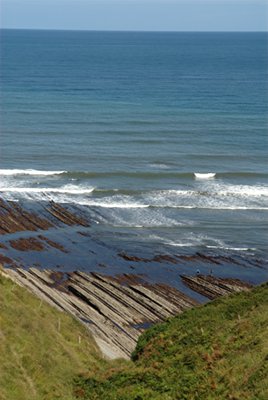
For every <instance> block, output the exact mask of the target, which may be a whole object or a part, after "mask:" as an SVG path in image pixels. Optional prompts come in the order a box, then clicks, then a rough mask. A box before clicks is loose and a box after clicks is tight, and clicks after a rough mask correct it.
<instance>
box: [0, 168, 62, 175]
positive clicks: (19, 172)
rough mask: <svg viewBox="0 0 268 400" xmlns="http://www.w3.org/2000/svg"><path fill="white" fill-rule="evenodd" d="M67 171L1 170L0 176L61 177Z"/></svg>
mask: <svg viewBox="0 0 268 400" xmlns="http://www.w3.org/2000/svg"><path fill="white" fill-rule="evenodd" d="M65 172H67V171H42V170H37V169H0V175H3V176H12V175H35V176H49V175H59V174H63V173H65Z"/></svg>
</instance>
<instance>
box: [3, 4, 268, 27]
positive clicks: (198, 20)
mask: <svg viewBox="0 0 268 400" xmlns="http://www.w3.org/2000/svg"><path fill="white" fill-rule="evenodd" d="M1 15H2V18H1V26H2V27H3V28H30V29H79V30H145V31H155V30H156V31H267V27H268V1H267V0H2V1H1Z"/></svg>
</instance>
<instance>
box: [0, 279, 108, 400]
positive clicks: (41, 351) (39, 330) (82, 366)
mask: <svg viewBox="0 0 268 400" xmlns="http://www.w3.org/2000/svg"><path fill="white" fill-rule="evenodd" d="M105 367H106V363H105V361H104V360H103V359H102V358H101V356H100V354H99V352H98V349H97V348H96V345H95V342H94V340H93V339H92V337H91V336H90V335H89V333H88V331H87V330H86V329H85V328H84V327H83V326H82V325H81V324H79V323H78V322H76V321H75V320H74V319H73V318H72V317H70V316H69V315H67V314H65V313H62V312H60V311H57V310H56V309H55V308H52V307H50V306H48V305H47V304H45V303H43V302H42V301H40V300H39V299H37V298H36V297H34V296H32V295H31V294H30V293H28V292H27V291H26V290H25V289H23V288H21V287H19V286H17V285H16V284H14V283H13V282H12V281H10V280H9V279H6V278H4V277H2V276H1V275H0V400H26V399H27V400H56V399H60V400H73V399H74V395H73V386H72V383H73V377H74V376H76V375H77V374H78V373H82V372H85V371H94V372H95V373H96V374H97V373H98V372H99V371H101V370H102V369H103V368H105ZM106 368H107V367H106Z"/></svg>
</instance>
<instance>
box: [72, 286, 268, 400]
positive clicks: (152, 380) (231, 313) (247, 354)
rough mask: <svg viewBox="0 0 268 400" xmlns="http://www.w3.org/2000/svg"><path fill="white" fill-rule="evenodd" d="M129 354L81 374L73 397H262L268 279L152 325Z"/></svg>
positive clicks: (266, 393)
mask: <svg viewBox="0 0 268 400" xmlns="http://www.w3.org/2000/svg"><path fill="white" fill-rule="evenodd" d="M133 360H134V362H132V363H129V364H128V365H127V366H124V367H122V366H121V367H118V368H117V369H115V368H114V369H112V368H109V369H107V370H106V371H105V373H103V371H102V374H100V375H92V374H88V376H87V377H86V376H80V377H79V378H78V379H77V380H76V385H77V389H76V393H77V397H78V398H79V397H80V398H84V399H90V400H93V399H102V400H106V399H107V400H108V399H111V400H112V399H114V400H115V399H116V400H134V399H135V400H141V399H144V400H148V399H154V400H157V399H159V400H171V399H172V400H173V399H179V400H181V399H187V400H190V399H196V400H201V399H204V400H209V399H215V400H216V399H217V400H220V399H233V400H235V399H237V400H241V399H243V400H246V399H251V400H252V399H256V400H266V399H268V379H267V378H268V285H267V284H266V285H263V286H261V287H259V288H256V289H254V290H252V291H251V292H243V293H241V294H235V295H232V296H230V297H228V298H222V299H219V300H217V301H213V302H212V303H209V304H207V305H205V306H202V307H199V308H195V309H192V310H190V311H187V312H185V313H183V314H181V315H179V316H177V317H175V318H171V319H170V320H168V321H167V322H166V323H164V324H160V325H156V326H154V327H153V328H151V329H149V330H148V331H147V332H146V333H145V334H144V335H143V336H141V338H140V340H139V342H138V345H137V348H136V351H135V352H134V354H133Z"/></svg>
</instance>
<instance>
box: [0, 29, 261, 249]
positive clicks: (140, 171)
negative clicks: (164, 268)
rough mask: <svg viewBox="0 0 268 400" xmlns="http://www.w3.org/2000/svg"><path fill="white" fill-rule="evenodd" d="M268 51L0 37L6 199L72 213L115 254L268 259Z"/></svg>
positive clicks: (212, 37)
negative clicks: (82, 214) (78, 212)
mask: <svg viewBox="0 0 268 400" xmlns="http://www.w3.org/2000/svg"><path fill="white" fill-rule="evenodd" d="M267 50H268V36H267V34H266V33H130V32H129V33H127V32H126V33H123V32H120V33H119V32H68V31H66V32H65V31H19V30H4V31H1V64H2V65H1V93H2V106H1V107H2V117H1V137H0V145H1V150H0V156H1V158H0V195H1V196H2V197H4V198H5V199H9V200H20V201H25V200H27V201H31V202H39V201H47V200H54V201H57V202H62V203H68V204H70V203H71V204H76V205H78V206H79V207H82V208H83V209H85V210H86V211H87V212H88V213H89V215H90V217H91V220H92V227H91V230H92V234H93V235H94V234H96V235H99V236H100V237H101V238H102V240H103V241H104V242H105V241H106V242H107V243H110V244H111V243H112V244H113V245H114V246H117V248H118V249H119V250H120V249H121V248H123V247H124V246H125V245H126V243H127V244H128V246H129V247H131V246H133V248H134V249H138V250H139V251H140V252H142V251H143V249H144V248H145V247H146V248H148V247H149V248H150V249H151V250H152V252H157V251H158V249H159V248H160V247H161V249H162V251H165V252H177V253H183V252H195V251H200V250H202V251H203V252H204V251H205V252H215V253H217V252H220V251H225V252H227V253H228V252H232V253H239V254H240V253H241V254H245V255H247V254H249V255H252V254H253V255H258V256H261V257H265V250H266V245H267V222H268V218H267V211H268V184H267V177H268V171H267V127H268V121H267V108H268V107H267V106H268V97H267V89H268V57H267ZM208 173H210V174H211V175H206V174H208ZM159 246H160V247H159ZM163 249H164V250H163Z"/></svg>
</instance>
